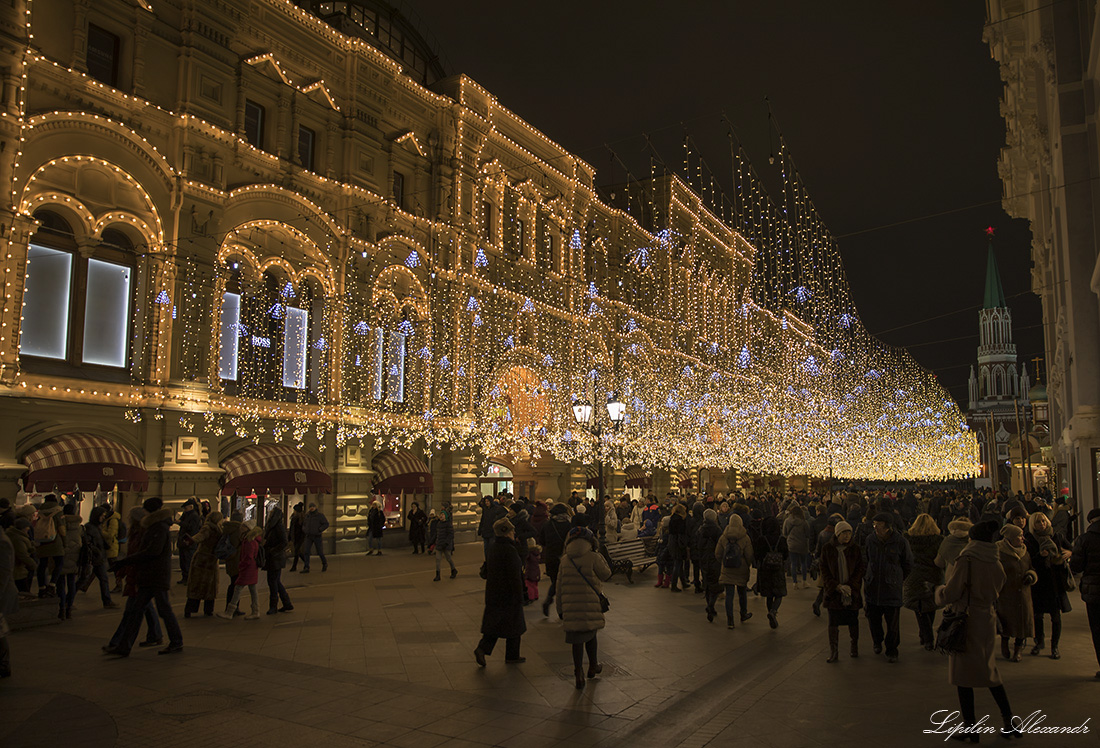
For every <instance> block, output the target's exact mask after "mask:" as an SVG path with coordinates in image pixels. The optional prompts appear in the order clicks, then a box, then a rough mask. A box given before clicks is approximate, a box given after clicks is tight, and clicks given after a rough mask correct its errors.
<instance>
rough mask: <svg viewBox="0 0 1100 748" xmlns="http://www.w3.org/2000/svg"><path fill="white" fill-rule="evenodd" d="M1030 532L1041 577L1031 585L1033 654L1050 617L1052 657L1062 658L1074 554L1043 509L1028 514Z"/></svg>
mask: <svg viewBox="0 0 1100 748" xmlns="http://www.w3.org/2000/svg"><path fill="white" fill-rule="evenodd" d="M1027 522H1028V532H1027V533H1026V534H1025V535H1024V545H1025V546H1026V547H1027V552H1028V555H1029V556H1030V557H1031V568H1032V569H1033V570H1034V571H1035V575H1036V577H1037V579H1036V581H1035V584H1033V585H1032V586H1031V605H1032V610H1033V611H1034V613H1035V646H1034V647H1032V648H1031V654H1032V655H1033V656H1035V655H1038V654H1040V653H1041V652H1042V651H1043V647H1044V645H1045V643H1046V642H1045V638H1044V634H1045V631H1044V627H1043V616H1050V659H1052V660H1058V659H1061V657H1062V654H1061V652H1060V651H1059V649H1058V644H1059V642H1060V640H1061V638H1062V614H1063V613H1068V612H1070V610H1071V609H1072V607H1071V606H1070V603H1069V595H1067V594H1066V591H1067V586H1068V585H1067V582H1068V574H1069V569H1068V567H1067V566H1066V562H1067V561H1068V560H1069V559H1070V558H1071V557H1072V556H1073V553H1072V551H1069V550H1067V543H1066V541H1065V538H1062V537H1061V536H1056V535H1054V531H1053V528H1052V527H1051V524H1050V520H1049V519H1047V516H1046V515H1045V514H1043V513H1042V512H1036V513H1034V514H1032V515H1031V516H1030V517H1028V520H1027Z"/></svg>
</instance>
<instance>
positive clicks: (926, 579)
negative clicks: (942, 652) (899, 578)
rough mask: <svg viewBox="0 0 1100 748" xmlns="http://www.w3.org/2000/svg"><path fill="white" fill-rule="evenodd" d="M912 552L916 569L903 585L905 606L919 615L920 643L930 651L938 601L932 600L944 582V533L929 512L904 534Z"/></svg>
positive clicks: (932, 647) (915, 521)
mask: <svg viewBox="0 0 1100 748" xmlns="http://www.w3.org/2000/svg"><path fill="white" fill-rule="evenodd" d="M905 539H906V540H907V541H908V543H909V548H910V550H912V552H913V570H912V571H911V572H909V576H907V577H906V578H905V582H904V583H903V584H902V589H901V596H902V605H904V606H905V607H906V608H909V610H911V611H913V613H914V614H915V615H916V616H917V630H918V631H919V633H920V643H921V645H922V646H923V647H924V648H925V649H927V650H928V651H929V652H931V651H932V650H933V649H934V648H935V644H936V631H935V628H934V626H933V624H934V623H935V620H936V603H935V601H934V600H933V599H932V597H933V594H932V593H933V592H934V591H935V589H936V587H937V586H939V585H941V584H943V569H941V568H940V567H938V566H936V556H937V555H939V550H940V545H941V544H942V543H943V536H942V535H940V528H939V527H938V526H937V525H936V520H934V519H932V515H930V514H920V515H918V516H917V518H916V519H915V520H913V525H912V526H911V527H910V528H909V532H907V533H906V534H905Z"/></svg>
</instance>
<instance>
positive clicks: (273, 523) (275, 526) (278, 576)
mask: <svg viewBox="0 0 1100 748" xmlns="http://www.w3.org/2000/svg"><path fill="white" fill-rule="evenodd" d="M264 556H265V557H266V559H265V560H266V562H267V563H265V564H264V571H265V572H267V592H268V603H267V614H268V615H269V616H270V615H274V614H275V613H289V612H290V611H292V610H294V606H293V605H291V603H290V595H289V594H287V591H286V587H284V586H283V568H284V567H285V566H286V528H285V527H283V510H282V509H280V508H279V507H274V508H273V509H272V510H271V511H270V512H269V513H268V515H267V524H265V525H264ZM279 603H282V607H281V608H280V607H278V605H279Z"/></svg>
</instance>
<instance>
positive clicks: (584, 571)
mask: <svg viewBox="0 0 1100 748" xmlns="http://www.w3.org/2000/svg"><path fill="white" fill-rule="evenodd" d="M598 545H599V544H598V541H597V540H596V537H595V536H594V535H593V534H592V533H591V531H589V530H588V529H586V528H583V527H575V528H573V529H572V530H570V531H569V535H568V537H567V538H566V541H565V555H564V557H563V558H562V564H561V569H560V570H559V572H558V599H557V609H558V617H559V618H561V620H562V627H563V628H564V629H565V642H566V643H567V644H570V645H572V647H573V676H574V679H575V681H576V686H577V688H578V689H582V688H584V686H585V682H586V678H585V672H584V655H585V652H587V653H588V673H587V676H588V678H595V677H596V676H597V675H599V674H600V673H601V672H602V671H603V665H601V664H600V658H599V642H598V641H597V639H596V635H597V634H598V633H599V630H600V629H602V628H603V627H604V624H605V621H604V611H603V605H602V601H603V599H604V598H603V585H602V582H606V581H607V580H608V579H610V578H611V568H610V567H609V566H608V565H607V561H606V560H605V559H604V557H603V556H602V555H601V554H600V553H599V549H598Z"/></svg>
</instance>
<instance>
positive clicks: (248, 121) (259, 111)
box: [244, 99, 267, 148]
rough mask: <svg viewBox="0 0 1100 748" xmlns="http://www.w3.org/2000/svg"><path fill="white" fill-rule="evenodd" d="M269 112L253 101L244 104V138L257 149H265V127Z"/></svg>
mask: <svg viewBox="0 0 1100 748" xmlns="http://www.w3.org/2000/svg"><path fill="white" fill-rule="evenodd" d="M266 116H267V110H265V109H264V108H263V106H261V105H260V104H257V103H256V102H255V101H252V100H251V99H246V100H245V102H244V137H245V140H247V141H248V142H249V143H251V144H252V145H254V146H255V147H257V148H263V147H264V125H265V124H266V123H265V121H264V120H265V119H266Z"/></svg>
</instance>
